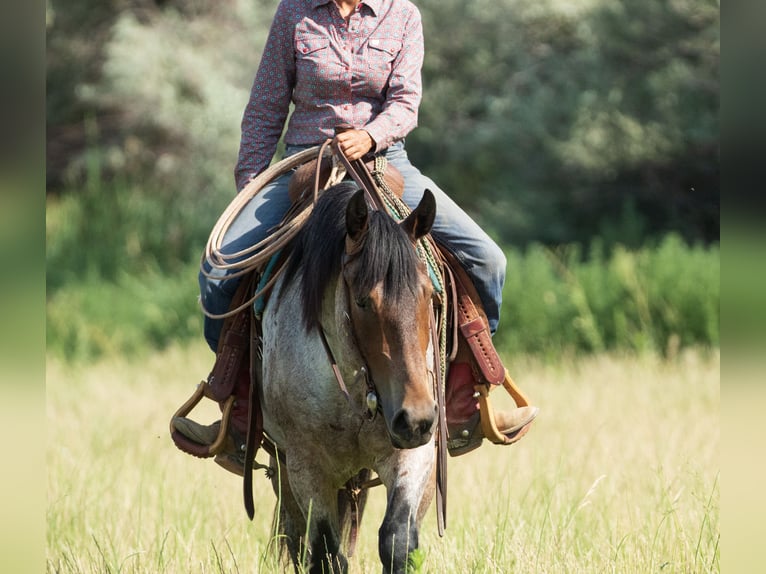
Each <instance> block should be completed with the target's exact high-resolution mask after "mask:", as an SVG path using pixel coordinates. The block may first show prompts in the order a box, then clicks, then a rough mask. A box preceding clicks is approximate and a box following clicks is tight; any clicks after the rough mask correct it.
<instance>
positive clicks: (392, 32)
mask: <svg viewBox="0 0 766 574" xmlns="http://www.w3.org/2000/svg"><path fill="white" fill-rule="evenodd" d="M422 64H423V29H422V24H421V20H420V12H418V9H417V8H416V7H415V6H414V5H413V4H412V3H411V2H410V1H409V0H362V1H361V2H360V3H359V5H358V6H357V8H356V11H355V12H354V13H352V14H351V17H350V18H349V22H348V23H346V22H345V20H344V19H343V18H342V17H341V15H340V12H339V11H338V8H337V6H336V5H335V3H334V2H333V1H332V0H282V1H281V2H280V4H279V6H278V8H277V12H276V15H275V16H274V21H273V22H272V25H271V30H270V31H269V36H268V39H267V41H266V47H265V49H264V51H263V57H262V59H261V63H260V66H259V67H258V73H257V74H256V76H255V81H254V82H253V88H252V91H251V93H250V101H249V102H248V104H247V107H246V108H245V113H244V117H243V118H242V139H241V142H240V148H239V158H238V161H237V167H236V169H235V179H236V182H237V189H238V190H241V189H242V188H243V187H244V186H245V185H246V184H247V182H248V181H249V180H250V179H251V178H253V177H255V176H256V175H257V174H259V173H260V172H261V171H263V170H264V169H266V167H268V165H269V163H270V162H271V159H272V157H273V156H274V153H275V151H276V148H277V142H278V141H279V137H280V135H281V134H282V129H283V127H284V124H285V121H286V120H287V116H288V112H289V106H290V102H291V101H292V102H293V103H294V104H295V109H294V110H293V113H292V115H291V116H290V121H289V123H288V126H287V133H286V134H285V141H286V143H288V144H292V145H315V144H319V143H321V142H323V141H324V140H325V139H327V138H329V137H332V136H333V135H334V130H333V128H334V127H335V126H336V125H337V124H340V123H348V124H351V125H352V126H354V127H356V128H360V129H361V128H363V129H365V130H367V132H368V133H369V134H370V136H372V138H373V140H374V141H375V151H380V150H383V149H385V148H387V147H388V146H390V145H391V144H392V143H394V142H395V141H398V140H401V139H402V138H404V136H406V135H407V134H408V133H409V132H410V131H411V130H412V129H413V128H414V127H415V126H416V125H417V117H418V106H419V104H420V97H421V93H422V87H421V80H420V69H421V66H422Z"/></svg>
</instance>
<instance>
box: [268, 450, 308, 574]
mask: <svg viewBox="0 0 766 574" xmlns="http://www.w3.org/2000/svg"><path fill="white" fill-rule="evenodd" d="M271 467H272V468H276V469H277V472H275V473H274V475H273V476H272V477H271V486H272V488H273V489H274V494H275V495H276V497H277V508H276V514H275V517H274V520H275V521H278V522H277V523H275V524H274V533H275V535H276V536H277V537H278V541H279V546H280V548H282V549H283V550H285V549H286V550H287V551H288V553H289V555H290V559H291V560H292V563H293V566H294V567H295V572H296V574H297V573H298V572H299V570H298V566H299V564H300V560H301V556H302V555H303V546H302V539H303V535H304V534H305V533H306V519H305V518H304V517H303V512H301V509H300V507H299V506H298V502H297V501H296V500H295V497H294V496H293V492H292V490H291V489H290V481H289V480H288V477H287V468H285V466H284V465H280V464H279V461H277V460H276V459H275V458H274V457H272V458H271Z"/></svg>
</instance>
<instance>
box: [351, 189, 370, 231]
mask: <svg viewBox="0 0 766 574" xmlns="http://www.w3.org/2000/svg"><path fill="white" fill-rule="evenodd" d="M368 220H369V212H368V210H367V200H365V198H364V190H362V189H360V190H359V191H357V192H356V193H355V194H354V195H353V196H351V199H350V200H349V202H348V205H347V206H346V233H347V234H348V236H349V238H350V239H351V240H352V241H358V240H359V239H360V238H361V237H362V236H363V235H364V233H365V232H366V231H367V222H368Z"/></svg>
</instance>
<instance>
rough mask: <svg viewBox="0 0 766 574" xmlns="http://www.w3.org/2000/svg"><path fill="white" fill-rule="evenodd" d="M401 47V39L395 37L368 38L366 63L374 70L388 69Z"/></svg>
mask: <svg viewBox="0 0 766 574" xmlns="http://www.w3.org/2000/svg"><path fill="white" fill-rule="evenodd" d="M401 49H402V41H401V40H398V39H396V38H370V39H369V41H368V42H367V64H368V66H369V67H370V68H372V69H374V70H381V69H386V70H390V69H391V63H392V62H393V61H394V58H396V56H397V55H398V54H399V52H400V51H401Z"/></svg>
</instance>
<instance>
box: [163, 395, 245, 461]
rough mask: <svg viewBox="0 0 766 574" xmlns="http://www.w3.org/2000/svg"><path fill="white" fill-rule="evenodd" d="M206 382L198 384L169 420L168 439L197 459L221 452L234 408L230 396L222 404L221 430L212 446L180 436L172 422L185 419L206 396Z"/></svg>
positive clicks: (232, 398) (232, 399) (232, 396)
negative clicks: (178, 418)
mask: <svg viewBox="0 0 766 574" xmlns="http://www.w3.org/2000/svg"><path fill="white" fill-rule="evenodd" d="M208 388H209V387H208V383H207V381H202V382H200V384H199V385H197V388H196V389H195V390H194V393H192V396H191V397H189V399H188V400H187V401H186V402H185V403H184V404H182V405H181V406H180V407H179V409H178V410H177V411H176V412H175V413H173V416H172V417H171V418H170V437H171V438H172V439H173V442H174V443H175V445H176V446H177V447H178V448H179V449H180V450H182V451H184V452H185V453H187V454H190V455H192V456H196V457H198V458H210V457H211V456H215V455H217V454H218V453H220V452H221V451H222V450H223V446H224V443H225V442H226V435H227V433H228V430H229V420H230V418H231V409H232V407H233V406H234V395H231V396H230V397H229V398H228V399H226V402H225V403H224V404H223V413H222V415H221V428H220V429H219V431H218V436H217V437H216V439H215V441H214V442H213V444H210V445H203V444H199V443H198V442H195V441H193V440H191V439H190V438H189V437H187V436H185V435H184V434H182V433H181V432H180V431H179V430H178V429H177V428H176V426H175V424H174V423H173V421H174V420H175V418H176V417H186V415H188V414H189V413H190V412H191V411H192V410H193V409H194V407H196V406H197V404H199V402H200V401H201V400H202V398H203V397H205V396H207V394H206V391H207V390H208Z"/></svg>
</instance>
